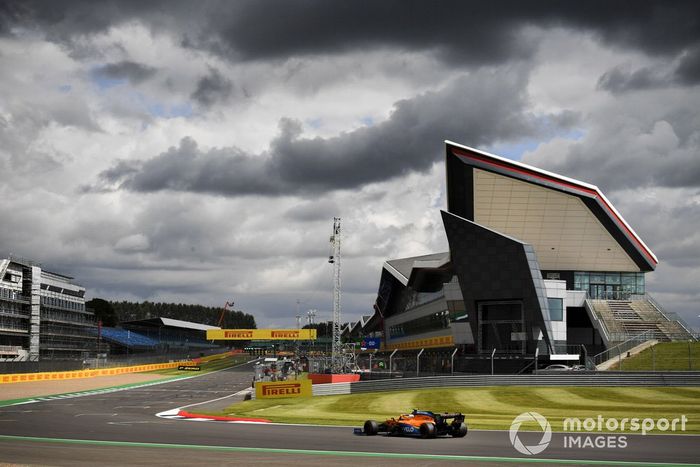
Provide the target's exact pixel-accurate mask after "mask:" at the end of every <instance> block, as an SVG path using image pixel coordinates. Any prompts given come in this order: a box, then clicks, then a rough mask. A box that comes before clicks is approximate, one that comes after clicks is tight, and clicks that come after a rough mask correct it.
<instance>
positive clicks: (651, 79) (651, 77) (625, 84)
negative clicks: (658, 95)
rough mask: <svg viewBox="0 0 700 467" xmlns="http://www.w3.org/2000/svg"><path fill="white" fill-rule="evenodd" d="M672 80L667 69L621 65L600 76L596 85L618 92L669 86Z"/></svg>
mask: <svg viewBox="0 0 700 467" xmlns="http://www.w3.org/2000/svg"><path fill="white" fill-rule="evenodd" d="M673 82H674V79H673V75H671V74H670V73H668V71H667V70H661V69H656V68H651V67H644V68H639V69H637V70H625V69H624V68H622V67H615V68H613V69H611V70H608V71H607V72H605V73H604V74H603V75H602V76H601V77H600V79H599V80H598V86H597V87H598V89H603V90H606V91H610V92H611V93H613V94H620V93H623V92H627V91H640V90H644V89H654V88H661V87H665V86H670V85H672V84H673Z"/></svg>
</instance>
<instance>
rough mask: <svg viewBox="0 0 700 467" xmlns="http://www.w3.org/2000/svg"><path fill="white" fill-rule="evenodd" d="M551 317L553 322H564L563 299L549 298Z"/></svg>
mask: <svg viewBox="0 0 700 467" xmlns="http://www.w3.org/2000/svg"><path fill="white" fill-rule="evenodd" d="M547 305H548V306H549V317H550V318H551V320H552V321H564V300H562V299H561V298H548V299H547Z"/></svg>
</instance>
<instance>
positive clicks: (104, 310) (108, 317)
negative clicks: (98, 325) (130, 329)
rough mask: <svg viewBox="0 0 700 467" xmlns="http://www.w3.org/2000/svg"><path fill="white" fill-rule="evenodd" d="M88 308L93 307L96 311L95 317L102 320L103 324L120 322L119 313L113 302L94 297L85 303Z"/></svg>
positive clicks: (112, 324) (108, 324)
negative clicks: (115, 309)
mask: <svg viewBox="0 0 700 467" xmlns="http://www.w3.org/2000/svg"><path fill="white" fill-rule="evenodd" d="M85 306H86V307H87V308H90V309H92V311H93V312H94V313H95V318H97V320H98V321H102V325H103V326H116V325H117V322H118V318H117V313H116V311H114V308H113V307H112V304H111V303H110V302H108V301H107V300H103V299H101V298H93V299H92V300H90V301H88V302H86V303H85Z"/></svg>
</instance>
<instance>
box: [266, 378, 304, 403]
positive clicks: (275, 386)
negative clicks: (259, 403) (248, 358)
mask: <svg viewBox="0 0 700 467" xmlns="http://www.w3.org/2000/svg"><path fill="white" fill-rule="evenodd" d="M311 384H312V383H311V380H310V379H297V380H292V381H276V382H269V383H264V382H262V381H258V382H256V383H255V398H256V399H282V398H285V397H311V396H312V392H311Z"/></svg>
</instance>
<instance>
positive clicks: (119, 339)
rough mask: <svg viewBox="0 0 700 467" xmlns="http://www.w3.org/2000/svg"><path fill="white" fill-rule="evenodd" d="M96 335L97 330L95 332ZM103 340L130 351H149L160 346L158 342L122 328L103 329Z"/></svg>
mask: <svg viewBox="0 0 700 467" xmlns="http://www.w3.org/2000/svg"><path fill="white" fill-rule="evenodd" d="M94 332H95V334H96V333H97V329H95V330H94ZM101 336H102V339H104V340H106V341H108V342H112V343H114V344H118V345H121V346H123V347H128V348H130V349H148V348H152V347H155V346H157V345H158V341H156V340H154V339H151V338H150V337H146V336H144V335H141V334H139V333H137V332H134V331H128V330H126V329H120V328H109V327H103V328H102V332H101Z"/></svg>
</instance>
